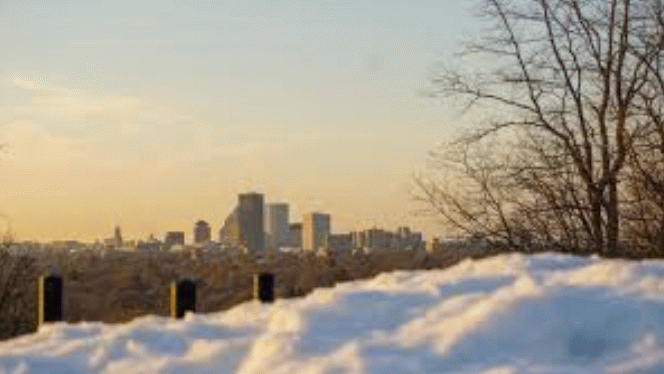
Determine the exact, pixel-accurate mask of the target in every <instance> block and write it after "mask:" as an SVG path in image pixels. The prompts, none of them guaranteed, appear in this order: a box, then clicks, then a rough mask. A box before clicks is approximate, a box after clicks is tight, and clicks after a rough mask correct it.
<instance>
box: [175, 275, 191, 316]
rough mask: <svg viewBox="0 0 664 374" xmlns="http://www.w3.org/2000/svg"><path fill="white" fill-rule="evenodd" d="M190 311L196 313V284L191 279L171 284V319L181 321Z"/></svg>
mask: <svg viewBox="0 0 664 374" xmlns="http://www.w3.org/2000/svg"><path fill="white" fill-rule="evenodd" d="M188 310H190V311H192V312H195V311H196V283H195V282H194V281H192V280H189V279H182V280H179V281H177V282H173V283H171V318H173V319H180V318H182V317H184V313H185V312H186V311H188Z"/></svg>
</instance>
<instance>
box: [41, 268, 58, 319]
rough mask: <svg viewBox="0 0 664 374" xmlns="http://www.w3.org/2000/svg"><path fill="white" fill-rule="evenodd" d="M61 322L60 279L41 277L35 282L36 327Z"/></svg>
mask: <svg viewBox="0 0 664 374" xmlns="http://www.w3.org/2000/svg"><path fill="white" fill-rule="evenodd" d="M57 321H62V277H61V276H60V275H57V274H48V275H41V276H40V277H39V280H38V282H37V326H42V325H43V324H44V323H47V322H57Z"/></svg>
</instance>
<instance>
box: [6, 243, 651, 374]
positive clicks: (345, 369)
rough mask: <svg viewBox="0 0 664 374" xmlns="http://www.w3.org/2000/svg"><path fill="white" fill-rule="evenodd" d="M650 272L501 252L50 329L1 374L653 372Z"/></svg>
mask: <svg viewBox="0 0 664 374" xmlns="http://www.w3.org/2000/svg"><path fill="white" fill-rule="evenodd" d="M663 342H664V262H661V261H643V262H627V261H620V260H611V261H607V260H602V259H600V258H597V257H594V258H579V257H572V256H565V255H560V254H542V255H535V256H526V255H521V254H512V255H501V256H497V257H493V258H489V259H484V260H478V261H472V260H466V261H463V262H461V263H459V264H458V265H456V266H454V267H452V268H449V269H446V270H437V271H413V272H404V271H399V272H394V273H390V274H382V275H379V276H377V277H375V278H373V279H369V280H365V281H357V282H349V283H344V284H339V285H337V286H336V287H334V288H325V289H319V290H316V291H314V292H313V293H311V294H310V295H308V296H307V297H304V298H300V299H290V300H277V301H276V302H275V303H274V304H272V305H260V304H258V303H255V302H250V303H245V304H242V305H239V306H237V307H235V308H233V309H231V310H229V311H226V312H221V313H216V314H209V315H193V314H188V315H187V316H186V317H185V319H184V320H182V321H171V320H169V319H167V318H161V317H155V316H146V317H142V318H138V319H136V320H134V321H133V322H131V323H128V324H117V325H108V324H102V323H79V324H71V325H68V324H64V323H58V324H53V325H48V326H45V327H44V328H42V329H41V330H40V331H39V332H38V333H36V334H32V335H28V336H23V337H19V338H16V339H12V340H9V341H5V342H0V374H9V373H17V374H18V373H21V374H27V373H73V374H76V373H121V374H134V373H242V374H253V373H255V374H258V373H261V374H263V373H275V374H276V373H282V374H291V373H320V374H323V373H328V374H332V373H334V374H339V373H403V374H407V373H448V372H449V373H486V374H488V373H493V374H497V373H662V372H664V343H663Z"/></svg>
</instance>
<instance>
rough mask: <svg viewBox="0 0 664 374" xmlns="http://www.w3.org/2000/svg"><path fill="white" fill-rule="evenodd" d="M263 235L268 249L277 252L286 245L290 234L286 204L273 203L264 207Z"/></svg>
mask: <svg viewBox="0 0 664 374" xmlns="http://www.w3.org/2000/svg"><path fill="white" fill-rule="evenodd" d="M265 233H266V234H267V237H266V241H267V243H266V244H267V247H268V248H270V249H273V250H277V249H279V248H280V247H282V246H285V245H286V243H287V241H288V239H289V238H288V237H289V233H290V232H289V227H288V204H286V203H273V204H267V205H266V206H265Z"/></svg>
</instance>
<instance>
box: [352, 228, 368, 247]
mask: <svg viewBox="0 0 664 374" xmlns="http://www.w3.org/2000/svg"><path fill="white" fill-rule="evenodd" d="M365 238H366V234H365V232H364V231H355V232H353V248H357V249H360V248H364V247H365V246H366V244H365Z"/></svg>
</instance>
